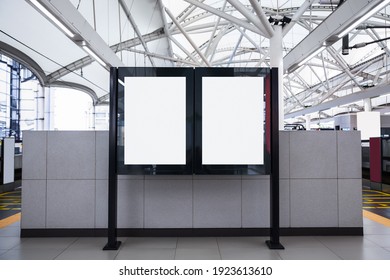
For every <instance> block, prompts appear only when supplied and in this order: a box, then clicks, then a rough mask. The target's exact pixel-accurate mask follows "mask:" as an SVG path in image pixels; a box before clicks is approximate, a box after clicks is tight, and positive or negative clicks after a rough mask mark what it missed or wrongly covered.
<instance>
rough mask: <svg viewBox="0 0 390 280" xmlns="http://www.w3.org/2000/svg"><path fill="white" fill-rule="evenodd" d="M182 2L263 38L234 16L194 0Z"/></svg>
mask: <svg viewBox="0 0 390 280" xmlns="http://www.w3.org/2000/svg"><path fill="white" fill-rule="evenodd" d="M184 1H186V2H188V3H190V4H193V5H195V6H197V7H199V8H201V9H203V10H205V11H208V12H210V13H212V14H214V15H217V16H219V17H221V18H223V19H226V20H228V21H230V22H231V23H234V24H237V25H239V26H241V27H243V28H245V29H248V30H250V31H252V32H254V33H256V34H260V35H262V36H265V35H264V34H263V33H262V32H261V31H260V30H259V29H258V28H257V27H255V26H253V25H252V24H250V23H248V22H247V21H243V20H241V19H238V18H236V17H234V16H231V15H229V14H226V13H224V12H221V11H220V10H218V9H215V8H212V7H210V6H209V5H206V4H204V3H201V2H199V1H196V0H184Z"/></svg>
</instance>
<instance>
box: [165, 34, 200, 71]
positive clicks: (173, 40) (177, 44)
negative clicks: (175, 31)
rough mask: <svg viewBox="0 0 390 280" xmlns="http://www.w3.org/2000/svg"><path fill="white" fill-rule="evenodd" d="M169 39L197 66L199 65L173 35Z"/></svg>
mask: <svg viewBox="0 0 390 280" xmlns="http://www.w3.org/2000/svg"><path fill="white" fill-rule="evenodd" d="M171 40H172V42H173V43H175V45H176V46H178V47H179V48H180V49H181V50H182V51H183V52H184V53H185V54H186V55H187V56H188V57H189V58H191V59H192V61H194V62H195V63H196V64H198V66H200V65H201V64H200V62H199V61H198V60H197V59H196V58H195V57H194V56H193V55H192V54H191V53H190V52H189V51H188V50H187V49H186V48H185V47H183V45H182V44H180V43H179V42H178V41H177V40H176V39H175V38H174V37H171Z"/></svg>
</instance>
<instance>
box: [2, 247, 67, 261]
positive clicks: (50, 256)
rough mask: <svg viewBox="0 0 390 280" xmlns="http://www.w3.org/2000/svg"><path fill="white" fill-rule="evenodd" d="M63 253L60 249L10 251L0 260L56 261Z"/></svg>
mask: <svg viewBox="0 0 390 280" xmlns="http://www.w3.org/2000/svg"><path fill="white" fill-rule="evenodd" d="M61 252H62V250H59V249H39V250H37V249H23V250H9V251H8V252H6V253H5V254H3V255H1V256H0V260H54V259H55V258H56V257H57V256H58V255H59V254H60V253H61Z"/></svg>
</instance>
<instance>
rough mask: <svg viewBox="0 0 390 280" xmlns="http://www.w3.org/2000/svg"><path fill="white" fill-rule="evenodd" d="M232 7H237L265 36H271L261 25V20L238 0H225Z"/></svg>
mask: <svg viewBox="0 0 390 280" xmlns="http://www.w3.org/2000/svg"><path fill="white" fill-rule="evenodd" d="M227 1H228V2H229V3H230V4H231V5H232V6H233V7H234V8H236V9H237V11H239V12H240V13H241V14H242V15H243V16H244V17H245V18H246V19H247V20H248V21H249V22H251V23H252V24H253V25H254V26H256V27H257V28H258V29H259V30H260V32H261V33H263V34H264V36H265V37H267V38H271V36H270V33H269V32H268V31H267V30H266V28H265V26H263V24H262V22H261V21H260V19H259V18H258V17H256V16H255V15H254V14H253V13H252V12H251V11H250V10H248V9H247V8H246V7H245V6H244V5H243V4H242V3H241V2H240V1H238V0H227Z"/></svg>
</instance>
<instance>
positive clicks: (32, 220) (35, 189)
mask: <svg viewBox="0 0 390 280" xmlns="http://www.w3.org/2000/svg"><path fill="white" fill-rule="evenodd" d="M22 213H23V215H22V217H21V224H22V228H45V227H46V180H24V179H23V181H22Z"/></svg>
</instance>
